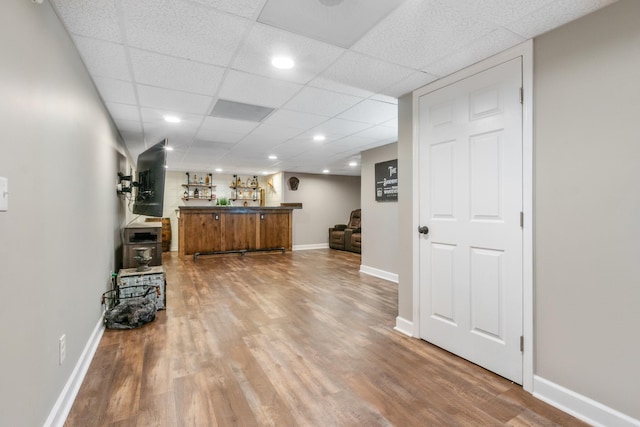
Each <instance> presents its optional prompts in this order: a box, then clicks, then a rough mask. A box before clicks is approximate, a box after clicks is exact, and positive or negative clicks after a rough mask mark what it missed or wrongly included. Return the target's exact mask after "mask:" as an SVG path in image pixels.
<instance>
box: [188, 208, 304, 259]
mask: <svg viewBox="0 0 640 427" xmlns="http://www.w3.org/2000/svg"><path fill="white" fill-rule="evenodd" d="M292 211H293V208H291V207H280V206H278V207H265V206H255V207H253V206H250V207H241V206H238V207H235V206H233V207H201V206H198V207H196V206H193V207H192V206H181V207H180V220H179V223H178V224H179V226H178V232H179V233H178V234H179V236H178V252H179V254H180V257H181V258H182V259H186V258H188V257H190V256H193V260H194V261H196V260H197V259H198V256H201V255H214V254H227V253H241V254H243V255H244V254H245V253H247V252H265V251H274V250H276V251H283V252H285V251H291V249H292V246H293V239H292Z"/></svg>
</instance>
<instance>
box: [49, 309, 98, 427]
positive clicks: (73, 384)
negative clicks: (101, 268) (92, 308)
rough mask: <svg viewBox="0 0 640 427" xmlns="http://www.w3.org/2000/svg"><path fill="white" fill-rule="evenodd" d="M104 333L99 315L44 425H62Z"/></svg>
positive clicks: (56, 426) (52, 426)
mask: <svg viewBox="0 0 640 427" xmlns="http://www.w3.org/2000/svg"><path fill="white" fill-rule="evenodd" d="M103 333H104V321H103V317H102V316H100V319H99V320H98V324H97V325H96V327H95V328H94V329H93V332H92V333H91V336H90V337H89V341H87V344H86V345H85V347H84V350H83V351H82V354H81V355H80V359H79V360H78V363H76V366H75V367H74V368H73V372H71V376H70V377H69V379H68V380H67V383H66V384H65V385H64V388H63V389H62V392H61V393H60V396H58V400H56V403H55V405H53V408H52V409H51V412H50V413H49V416H48V417H47V420H46V421H45V422H44V427H62V426H64V422H65V421H66V419H67V416H68V415H69V412H70V411H71V407H72V406H73V401H74V400H75V399H76V396H77V395H78V391H79V390H80V386H81V385H82V381H83V380H84V377H85V375H87V371H88V370H89V365H91V360H93V356H94V354H96V350H97V349H98V344H99V343H100V339H101V338H102V334H103Z"/></svg>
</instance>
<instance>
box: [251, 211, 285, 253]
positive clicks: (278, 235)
mask: <svg viewBox="0 0 640 427" xmlns="http://www.w3.org/2000/svg"><path fill="white" fill-rule="evenodd" d="M258 218H259V219H258V221H259V230H260V241H259V242H258V248H259V249H270V248H285V249H287V250H291V234H290V230H291V227H290V221H291V214H290V213H289V212H260V213H259V214H258Z"/></svg>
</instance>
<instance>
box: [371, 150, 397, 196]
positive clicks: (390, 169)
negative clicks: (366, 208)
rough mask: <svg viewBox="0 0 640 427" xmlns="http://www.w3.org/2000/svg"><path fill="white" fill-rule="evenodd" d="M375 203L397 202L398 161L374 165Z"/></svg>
mask: <svg viewBox="0 0 640 427" xmlns="http://www.w3.org/2000/svg"><path fill="white" fill-rule="evenodd" d="M375 176H376V202H397V201H398V159H394V160H389V161H387V162H382V163H376V165H375Z"/></svg>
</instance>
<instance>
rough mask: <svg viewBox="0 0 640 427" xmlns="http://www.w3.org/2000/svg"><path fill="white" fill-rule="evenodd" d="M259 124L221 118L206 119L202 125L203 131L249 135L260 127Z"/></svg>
mask: <svg viewBox="0 0 640 427" xmlns="http://www.w3.org/2000/svg"><path fill="white" fill-rule="evenodd" d="M258 124H259V123H256V122H248V121H244V120H232V119H223V118H220V117H206V118H205V119H204V122H203V123H202V129H207V130H212V131H224V132H237V133H243V134H246V133H249V132H251V131H252V130H254V129H255V128H256V127H258Z"/></svg>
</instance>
